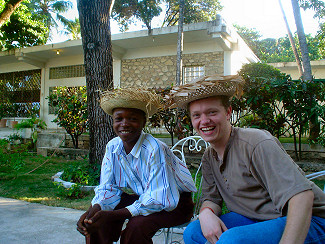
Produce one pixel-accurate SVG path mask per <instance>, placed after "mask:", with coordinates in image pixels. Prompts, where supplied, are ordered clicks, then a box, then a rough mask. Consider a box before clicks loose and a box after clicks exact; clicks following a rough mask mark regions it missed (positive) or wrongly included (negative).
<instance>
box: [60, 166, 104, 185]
mask: <svg viewBox="0 0 325 244" xmlns="http://www.w3.org/2000/svg"><path fill="white" fill-rule="evenodd" d="M99 177H100V165H99V164H97V165H96V166H95V168H93V167H92V166H91V165H89V164H80V165H71V166H69V167H67V168H66V169H65V170H64V172H63V174H62V175H61V179H62V180H65V181H68V182H73V183H77V184H80V185H87V186H96V185H98V183H99Z"/></svg>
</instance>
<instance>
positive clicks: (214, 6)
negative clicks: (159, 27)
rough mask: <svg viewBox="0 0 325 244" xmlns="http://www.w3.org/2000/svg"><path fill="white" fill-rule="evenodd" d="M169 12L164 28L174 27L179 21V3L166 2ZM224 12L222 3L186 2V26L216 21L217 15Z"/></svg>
mask: <svg viewBox="0 0 325 244" xmlns="http://www.w3.org/2000/svg"><path fill="white" fill-rule="evenodd" d="M166 4H167V10H166V13H165V18H164V22H163V26H173V25H176V24H177V23H178V20H179V1H178V0H166ZM221 10H222V6H221V4H220V1H215V0H189V1H185V6H184V24H190V23H198V22H204V21H211V20H215V19H216V17H217V13H218V12H219V11H221Z"/></svg>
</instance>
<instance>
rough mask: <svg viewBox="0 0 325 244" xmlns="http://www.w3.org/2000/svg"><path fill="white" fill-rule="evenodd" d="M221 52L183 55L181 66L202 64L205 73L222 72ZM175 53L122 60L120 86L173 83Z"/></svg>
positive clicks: (153, 85)
mask: <svg viewBox="0 0 325 244" xmlns="http://www.w3.org/2000/svg"><path fill="white" fill-rule="evenodd" d="M223 57H224V56H223V52H208V53H195V54H184V55H183V66H204V67H205V75H212V74H221V75H223V73H224V58H223ZM175 77H176V55H175V56H163V57H152V58H138V59H126V60H122V73H121V87H126V86H141V87H166V86H169V85H171V84H172V83H173V84H175Z"/></svg>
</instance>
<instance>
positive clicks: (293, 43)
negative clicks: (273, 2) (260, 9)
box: [279, 0, 304, 77]
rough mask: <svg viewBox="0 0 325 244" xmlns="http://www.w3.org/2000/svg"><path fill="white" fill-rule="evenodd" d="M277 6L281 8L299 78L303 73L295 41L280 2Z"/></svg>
mask: <svg viewBox="0 0 325 244" xmlns="http://www.w3.org/2000/svg"><path fill="white" fill-rule="evenodd" d="M279 5H280V8H281V12H282V16H283V20H284V23H285V25H286V29H287V32H288V37H289V40H290V44H291V47H292V51H293V53H294V55H295V59H296V63H297V66H298V70H299V74H300V77H303V75H304V72H303V69H302V66H301V61H300V57H299V54H298V51H297V48H296V45H295V41H294V39H293V36H292V33H291V30H290V27H289V24H288V20H287V17H286V14H285V12H284V9H283V6H282V2H281V0H279Z"/></svg>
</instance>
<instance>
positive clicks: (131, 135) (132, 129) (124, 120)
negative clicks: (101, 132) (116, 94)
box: [113, 108, 146, 147]
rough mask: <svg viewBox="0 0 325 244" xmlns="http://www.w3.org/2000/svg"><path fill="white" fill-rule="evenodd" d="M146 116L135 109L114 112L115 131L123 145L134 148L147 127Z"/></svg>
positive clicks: (117, 109) (115, 110) (122, 109)
mask: <svg viewBox="0 0 325 244" xmlns="http://www.w3.org/2000/svg"><path fill="white" fill-rule="evenodd" d="M145 123H146V119H145V114H144V112H142V111H141V110H138V109H134V108H116V109H114V111H113V129H114V131H115V133H116V135H118V136H119V137H120V138H121V140H122V141H123V144H125V143H127V144H129V146H132V147H133V146H134V145H135V143H136V142H137V140H138V139H139V137H140V134H141V131H142V129H143V127H144V126H145Z"/></svg>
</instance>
